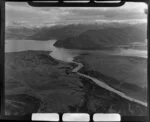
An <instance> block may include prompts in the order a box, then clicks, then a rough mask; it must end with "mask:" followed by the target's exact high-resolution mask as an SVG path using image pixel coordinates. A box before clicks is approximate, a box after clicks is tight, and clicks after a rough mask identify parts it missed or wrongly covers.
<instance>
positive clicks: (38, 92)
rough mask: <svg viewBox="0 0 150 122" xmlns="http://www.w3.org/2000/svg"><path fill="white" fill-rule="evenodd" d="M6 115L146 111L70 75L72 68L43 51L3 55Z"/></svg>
mask: <svg viewBox="0 0 150 122" xmlns="http://www.w3.org/2000/svg"><path fill="white" fill-rule="evenodd" d="M5 57H6V58H5V60H6V64H5V95H6V100H5V101H6V110H5V113H6V115H26V114H31V113H33V112H44V113H50V112H59V113H64V112H88V113H94V112H101V113H109V112H110V113H112V112H117V113H120V114H121V115H141V116H142V115H146V111H147V110H146V107H144V106H141V105H139V104H137V103H134V102H130V101H128V100H125V99H123V98H121V97H119V96H118V95H116V94H114V93H111V92H109V91H107V90H105V89H103V88H101V87H99V86H97V85H95V84H94V83H93V82H92V81H91V80H89V79H86V78H84V77H80V76H78V75H77V74H75V73H72V72H71V71H72V69H73V68H74V67H75V65H74V64H71V63H65V62H62V61H58V60H55V59H53V58H52V57H50V56H49V52H46V51H24V52H16V53H6V54H5Z"/></svg>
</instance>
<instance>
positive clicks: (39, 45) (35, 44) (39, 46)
mask: <svg viewBox="0 0 150 122" xmlns="http://www.w3.org/2000/svg"><path fill="white" fill-rule="evenodd" d="M55 42H56V40H49V41H35V40H7V41H6V42H5V52H7V53H8V52H20V51H27V50H41V51H50V56H52V57H53V58H54V59H57V60H61V61H64V62H72V63H75V64H77V67H75V68H74V69H73V70H72V72H75V73H77V74H78V75H80V76H82V77H86V78H88V79H90V80H92V81H93V82H94V83H96V84H97V85H98V86H100V87H102V88H105V89H106V90H108V91H111V92H113V93H116V94H117V95H119V96H121V97H123V98H125V99H127V100H130V101H134V102H136V103H139V104H141V105H143V106H147V103H146V102H143V101H140V100H138V99H135V98H132V97H130V96H128V95H127V94H124V93H122V92H120V91H119V90H116V89H114V88H112V87H110V86H109V85H108V84H106V83H104V82H102V81H100V80H98V79H96V78H94V77H91V76H89V75H85V74H82V73H80V72H78V71H79V70H80V69H81V68H82V67H83V66H84V65H83V64H81V63H78V62H75V61H74V57H76V56H78V55H80V54H83V53H93V52H97V51H98V50H97V51H91V50H71V49H65V48H57V47H55V46H53V44H54V43H55ZM98 52H101V53H108V54H112V55H124V56H136V57H137V56H138V57H144V58H147V51H139V50H120V51H119V53H118V52H117V51H114V52H112V51H111V52H109V51H108V52H106V51H105V52H104V51H98Z"/></svg>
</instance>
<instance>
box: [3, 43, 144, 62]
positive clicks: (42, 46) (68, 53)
mask: <svg viewBox="0 0 150 122" xmlns="http://www.w3.org/2000/svg"><path fill="white" fill-rule="evenodd" d="M55 42H56V40H49V41H35V40H6V41H5V52H19V51H27V50H41V51H42V50H44V51H52V52H51V54H50V55H51V56H52V57H54V58H55V59H58V60H62V61H65V62H71V61H73V59H74V57H76V56H78V55H80V54H82V53H95V52H100V53H107V54H112V55H122V56H135V57H143V58H147V51H146V50H135V49H120V50H114V51H99V50H96V51H95V50H94V51H91V50H74V49H73V50H71V49H65V48H57V47H55V46H53V44H54V43H55Z"/></svg>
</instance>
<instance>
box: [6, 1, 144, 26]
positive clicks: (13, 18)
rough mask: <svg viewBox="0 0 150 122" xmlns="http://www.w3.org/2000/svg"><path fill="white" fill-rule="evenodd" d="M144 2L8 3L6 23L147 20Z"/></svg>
mask: <svg viewBox="0 0 150 122" xmlns="http://www.w3.org/2000/svg"><path fill="white" fill-rule="evenodd" d="M146 8H147V5H146V4H144V3H126V4H125V5H124V6H122V7H114V8H104V7H103V8H88V7H87V8H82V7H81V8H75V7H74V8H63V7H61V8H60V7H53V8H52V7H51V8H48V7H47V8H46V7H45V8H37V7H31V6H29V5H28V4H27V3H6V25H26V26H41V25H42V26H43V25H45V26H48V25H49V26H51V25H55V24H72V23H91V22H101V21H107V22H110V21H133V20H136V21H146V17H147V16H146V14H145V13H144V10H145V9H146Z"/></svg>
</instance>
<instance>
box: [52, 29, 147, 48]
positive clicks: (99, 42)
mask: <svg viewBox="0 0 150 122" xmlns="http://www.w3.org/2000/svg"><path fill="white" fill-rule="evenodd" d="M145 38H146V28H139V27H123V28H114V27H111V28H105V29H98V30H88V31H86V32H83V33H82V34H80V35H79V36H75V37H70V38H67V39H64V40H63V39H62V40H58V41H57V42H56V43H55V44H54V45H55V46H57V47H64V48H72V49H103V48H110V47H116V46H122V45H129V44H132V43H134V42H144V41H145Z"/></svg>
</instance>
